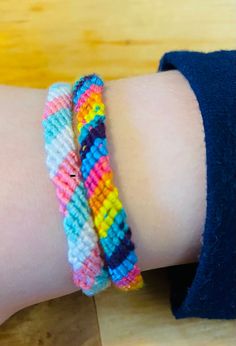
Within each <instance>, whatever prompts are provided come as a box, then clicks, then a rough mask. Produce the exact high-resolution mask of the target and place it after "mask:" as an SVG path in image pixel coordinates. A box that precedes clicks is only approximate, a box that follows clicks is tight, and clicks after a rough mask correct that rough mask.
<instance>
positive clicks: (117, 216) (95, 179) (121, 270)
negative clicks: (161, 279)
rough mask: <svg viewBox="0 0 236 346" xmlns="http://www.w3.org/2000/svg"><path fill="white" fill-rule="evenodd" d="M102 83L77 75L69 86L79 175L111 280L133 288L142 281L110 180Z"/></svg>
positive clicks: (132, 246) (129, 236)
mask: <svg viewBox="0 0 236 346" xmlns="http://www.w3.org/2000/svg"><path fill="white" fill-rule="evenodd" d="M103 86H104V83H103V81H102V79H101V78H100V77H99V76H97V75H95V74H92V75H87V76H84V77H82V78H80V79H79V80H78V81H77V82H75V83H74V86H73V112H74V113H75V114H76V117H77V129H78V142H79V144H80V159H81V174H82V177H83V180H84V186H85V188H86V190H87V198H88V201H89V206H90V208H91V211H92V217H93V220H94V224H95V227H96V230H97V232H98V236H99V240H100V244H101V246H102V248H103V251H104V256H105V263H106V264H107V266H108V271H109V273H110V276H111V279H112V282H113V283H114V285H115V286H116V287H118V288H120V289H121V290H124V291H129V290H136V289H138V288H141V287H142V286H143V284H144V283H143V278H142V276H141V271H140V269H139V267H138V264H137V261H138V260H137V256H136V253H135V246H134V243H133V242H132V240H131V230H130V227H129V226H128V224H127V221H126V218H127V215H126V213H125V210H124V208H123V206H122V203H121V201H120V199H119V196H118V190H117V188H116V186H115V185H114V183H113V172H112V169H111V166H110V163H109V155H108V148H107V138H106V131H105V120H106V116H105V114H104V104H103V101H102V91H103Z"/></svg>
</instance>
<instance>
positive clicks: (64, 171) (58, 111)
mask: <svg viewBox="0 0 236 346" xmlns="http://www.w3.org/2000/svg"><path fill="white" fill-rule="evenodd" d="M42 124H43V128H44V138H45V149H46V153H47V161H46V162H47V166H48V169H49V173H50V178H51V180H52V181H53V183H54V185H55V187H56V193H57V197H58V199H59V204H60V212H61V213H62V215H63V224H64V230H65V234H66V237H67V243H68V261H69V262H70V264H71V265H72V269H73V281H74V283H75V285H76V286H77V287H79V288H81V289H82V291H83V292H84V294H86V295H88V296H91V295H94V294H96V293H98V292H100V291H101V290H103V289H105V288H106V287H108V286H109V284H110V279H109V275H108V271H107V269H106V268H104V263H103V259H102V256H101V251H100V248H99V243H98V237H97V234H96V231H95V230H94V228H93V221H92V218H91V215H90V214H91V211H90V208H89V206H88V201H87V198H86V190H85V188H84V184H83V181H82V177H81V173H80V166H79V160H78V157H77V155H76V149H75V143H74V133H73V127H72V90H71V87H70V85H69V84H67V83H56V84H54V85H52V86H51V87H50V88H49V92H48V97H47V102H46V107H45V111H44V115H43V121H42Z"/></svg>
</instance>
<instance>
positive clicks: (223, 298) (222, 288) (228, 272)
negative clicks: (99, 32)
mask: <svg viewBox="0 0 236 346" xmlns="http://www.w3.org/2000/svg"><path fill="white" fill-rule="evenodd" d="M174 69H175V70H178V71H179V72H181V73H182V74H183V75H184V77H185V78H186V79H187V80H188V82H189V84H190V86H191V88H192V89H193V92H194V93H195V95H196V98H197V100H198V103H199V107H200V111H201V115H202V119H203V126H204V131H205V145H206V164H207V167H206V171H207V210H206V220H205V227H204V232H203V245H202V248H201V253H200V256H199V262H198V263H194V264H187V265H180V266H175V267H170V268H168V272H169V278H170V285H171V296H170V300H171V309H172V312H173V314H174V316H175V317H176V318H185V317H202V318H215V319H234V318H236V51H223V50H222V51H216V52H211V53H200V52H191V51H178V52H169V53H166V54H164V55H163V57H162V59H161V61H160V65H159V71H167V70H174ZM183 212H184V211H183Z"/></svg>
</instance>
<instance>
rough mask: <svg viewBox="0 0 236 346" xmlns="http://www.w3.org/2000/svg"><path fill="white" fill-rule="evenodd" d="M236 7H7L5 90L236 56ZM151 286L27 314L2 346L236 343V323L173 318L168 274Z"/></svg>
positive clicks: (2, 331) (92, 1)
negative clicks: (178, 56) (174, 57)
mask: <svg viewBox="0 0 236 346" xmlns="http://www.w3.org/2000/svg"><path fill="white" fill-rule="evenodd" d="M235 43H236V1H235V0H176V1H174V0H83V1H82V0H67V1H65V0H60V1H56V0H45V1H30V0H8V1H4V0H2V1H0V83H1V84H11V85H19V86H31V87H46V86H48V85H49V83H51V82H54V81H58V80H68V81H73V80H74V79H75V78H76V77H77V76H78V75H80V74H84V73H87V72H97V73H100V74H101V75H102V76H103V77H104V78H105V79H106V80H108V79H116V78H120V77H127V76H131V75H137V74H144V73H150V72H153V71H155V70H156V68H157V63H158V61H159V59H160V57H161V55H162V54H163V53H164V52H165V51H169V50H176V49H178V50H179V49H188V50H204V51H209V50H216V49H235ZM145 277H146V282H147V286H146V288H145V289H144V290H141V291H140V292H135V293H131V294H123V293H120V292H118V291H117V290H115V289H108V290H107V291H106V292H104V293H102V294H101V295H99V296H98V297H97V298H96V299H95V301H94V299H91V298H88V297H85V296H82V295H81V293H80V292H79V293H75V294H73V295H70V296H66V297H63V298H60V299H56V300H53V301H50V302H46V303H42V304H39V305H36V306H34V307H31V308H28V309H25V310H24V311H21V312H19V313H18V314H16V315H15V316H13V317H12V318H11V319H9V320H8V321H7V322H6V323H5V324H4V325H3V326H2V327H0V345H1V346H36V345H46V346H49V345H50V346H67V345H70V346H80V345H81V346H82V345H83V346H85V345H86V346H99V345H103V346H128V345H129V346H130V345H135V346H154V345H155V346H159V345H160V346H168V345H171V346H175V345H176V346H179V345H181V346H205V345H207V346H211V345H212V346H213V345H214V346H218V345H220V346H223V345H225V346H231V345H235V342H236V322H235V321H216V320H211V321H210V320H205V319H194V318H192V319H183V320H175V319H174V317H173V316H172V314H171V312H170V306H169V301H168V290H169V288H168V283H167V280H166V277H165V270H155V271H151V272H147V273H145Z"/></svg>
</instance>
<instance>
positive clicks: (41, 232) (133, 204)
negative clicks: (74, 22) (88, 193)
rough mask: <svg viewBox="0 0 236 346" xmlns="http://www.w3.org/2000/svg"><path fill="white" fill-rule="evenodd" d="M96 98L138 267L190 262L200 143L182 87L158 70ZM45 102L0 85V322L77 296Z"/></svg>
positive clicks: (197, 120)
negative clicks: (50, 168) (51, 173)
mask: <svg viewBox="0 0 236 346" xmlns="http://www.w3.org/2000/svg"><path fill="white" fill-rule="evenodd" d="M104 96H105V99H104V100H105V104H106V111H107V112H106V113H107V136H108V148H109V152H110V157H111V165H112V167H113V170H114V180H115V182H116V184H117V187H118V189H119V193H120V197H121V200H122V201H123V204H124V207H125V209H126V211H127V214H128V222H129V224H130V226H131V229H132V232H133V239H134V242H135V244H136V249H137V255H138V257H139V263H140V266H141V269H142V270H147V269H151V268H157V267H163V266H168V265H174V264H179V263H187V262H191V261H195V260H197V255H198V253H199V249H200V235H201V232H202V230H203V224H204V220H205V195H206V191H205V190H206V189H205V180H206V179H205V146H204V135H203V127H202V122H201V115H200V112H199V109H198V105H197V102H196V100H195V97H194V95H193V93H192V91H191V89H190V87H189V86H188V84H187V82H186V81H185V80H184V79H183V77H182V76H181V75H180V74H179V73H178V72H165V73H159V74H153V75H148V76H142V77H136V78H128V79H123V80H118V81H112V82H108V83H106V88H105V95H104ZM45 97H46V91H45V90H32V89H20V88H10V87H1V88H0V102H1V106H2V111H1V116H0V131H1V137H0V142H1V155H0V160H1V167H2V169H1V172H0V178H1V181H2V184H1V189H0V200H1V208H0V225H1V233H0V244H1V247H0V276H1V291H0V309H1V310H2V311H3V312H4V314H5V316H9V315H10V314H12V313H13V312H15V311H16V310H19V309H20V308H22V307H24V306H27V305H30V304H33V303H36V302H39V301H42V300H46V299H49V298H52V297H56V296H59V295H63V294H66V293H70V292H72V291H74V290H75V289H76V288H75V287H74V286H73V283H72V281H71V275H70V268H69V265H68V264H67V258H66V248H67V246H66V238H65V235H64V232H63V228H62V223H61V216H60V214H59V212H58V203H57V200H56V196H55V191H54V187H53V186H52V184H51V182H50V180H49V178H48V172H47V168H46V165H45V153H44V143H43V135H42V126H41V117H42V112H43V108H44V102H45ZM9 301H10V302H11V304H10V305H9Z"/></svg>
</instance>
